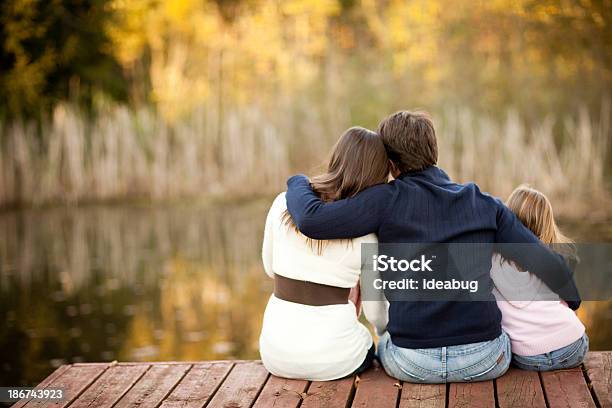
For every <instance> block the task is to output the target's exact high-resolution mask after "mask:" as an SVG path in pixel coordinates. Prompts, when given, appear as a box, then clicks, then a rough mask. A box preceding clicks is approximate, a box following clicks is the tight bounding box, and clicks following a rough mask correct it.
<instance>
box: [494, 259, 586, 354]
mask: <svg viewBox="0 0 612 408" xmlns="http://www.w3.org/2000/svg"><path fill="white" fill-rule="evenodd" d="M502 260H503V259H502V258H501V257H500V256H499V255H493V259H492V266H491V278H492V279H493V282H494V283H495V288H494V289H493V294H494V296H495V299H496V300H497V306H498V307H499V309H500V310H501V312H502V328H503V329H504V331H505V332H506V333H507V334H508V336H509V337H510V341H511V342H512V352H513V353H515V354H518V355H520V356H535V355H538V354H543V353H548V352H551V351H554V350H558V349H560V348H562V347H565V346H568V345H570V344H572V343H573V342H575V341H576V340H578V339H579V338H580V337H582V335H583V334H584V331H585V329H584V325H583V324H582V322H581V321H580V319H578V316H576V313H575V312H574V311H573V310H571V309H570V308H569V307H567V305H566V304H565V302H563V301H561V300H560V299H559V297H558V296H557V295H556V294H555V293H554V292H552V291H551V290H550V289H549V288H548V287H547V286H546V284H545V283H544V282H542V281H541V280H540V279H539V278H538V277H536V276H535V275H533V274H532V273H530V272H521V271H519V270H518V269H517V268H516V267H515V266H514V265H513V264H512V263H510V262H502ZM542 299H546V300H542Z"/></svg>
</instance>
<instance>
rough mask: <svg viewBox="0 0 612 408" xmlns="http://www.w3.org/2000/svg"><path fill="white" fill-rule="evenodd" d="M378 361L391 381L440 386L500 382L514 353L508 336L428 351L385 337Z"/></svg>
mask: <svg viewBox="0 0 612 408" xmlns="http://www.w3.org/2000/svg"><path fill="white" fill-rule="evenodd" d="M378 357H379V359H380V362H381V363H382V365H383V367H384V369H385V371H386V372H387V374H389V375H390V376H391V377H394V378H397V379H399V380H402V381H407V382H412V383H430V384H439V383H447V382H470V381H485V380H491V379H493V378H497V377H499V376H501V375H503V374H504V373H505V372H506V371H507V370H508V367H509V366H510V360H511V358H512V353H511V351H510V339H509V338H508V335H507V334H506V333H502V334H501V336H499V337H498V338H496V339H494V340H490V341H483V342H480V343H472V344H461V345H457V346H448V347H436V348H428V349H407V348H402V347H398V346H396V345H394V344H393V343H392V342H391V336H390V335H389V333H385V334H383V335H382V336H381V337H380V341H379V342H378Z"/></svg>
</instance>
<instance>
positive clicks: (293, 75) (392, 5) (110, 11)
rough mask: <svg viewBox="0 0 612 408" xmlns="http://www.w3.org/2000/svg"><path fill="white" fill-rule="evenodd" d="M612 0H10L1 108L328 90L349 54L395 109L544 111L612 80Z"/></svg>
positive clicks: (234, 99)
mask: <svg viewBox="0 0 612 408" xmlns="http://www.w3.org/2000/svg"><path fill="white" fill-rule="evenodd" d="M611 7H612V6H611V4H610V1H609V0H594V1H585V0H583V1H567V0H546V1H535V0H519V1H514V0H513V1H508V0H495V1H476V2H475V1H467V0H459V1H452V2H449V1H446V0H433V1H425V0H414V1H374V0H363V1H350V0H344V1H336V0H289V1H274V0H216V1H210V0H209V1H207V0H132V1H128V0H89V1H83V0H50V1H36V0H7V1H4V2H3V4H2V6H1V9H0V10H1V11H0V13H1V17H0V18H1V20H0V21H1V22H2V30H1V34H0V35H1V37H0V45H1V49H0V52H1V61H2V62H1V70H0V73H1V75H2V81H1V88H0V92H2V94H3V95H4V98H2V101H1V102H0V104H1V105H0V109H1V110H2V112H3V113H4V114H5V115H11V116H20V115H24V114H26V115H36V114H40V113H42V112H48V111H49V109H51V108H53V106H54V105H56V104H57V103H59V102H61V101H66V100H71V101H73V100H76V101H78V102H79V103H83V104H89V105H91V102H92V100H93V99H94V98H95V97H96V95H103V96H105V97H110V98H111V99H113V100H116V101H120V102H125V101H128V102H129V103H130V104H135V105H141V104H147V105H148V104H153V105H155V106H156V107H157V108H158V109H159V111H160V112H161V113H162V114H163V115H164V117H166V118H168V119H170V120H176V119H178V118H180V117H181V116H182V115H185V114H187V113H189V112H191V111H192V110H193V108H194V107H195V106H197V105H198V104H202V103H204V102H206V101H208V100H210V99H214V98H215V97H216V98H223V99H224V100H225V101H224V103H252V102H253V101H260V100H261V99H263V98H265V97H266V96H276V97H279V96H280V95H282V94H291V93H295V92H304V91H305V89H308V88H312V87H313V86H315V87H316V84H317V83H319V84H320V81H321V80H324V85H323V86H324V87H326V86H330V84H329V82H330V81H334V80H335V79H336V78H334V77H333V76H332V77H330V74H329V72H327V73H326V71H327V70H329V69H330V65H337V64H340V65H341V66H343V67H350V70H351V71H352V72H353V73H354V75H352V76H351V75H349V78H345V79H344V80H345V81H346V80H357V81H358V80H359V79H360V78H363V79H366V78H367V77H370V76H375V78H372V80H374V81H376V80H378V81H379V82H377V83H374V84H372V88H374V89H376V88H377V87H378V86H382V88H379V93H380V94H382V95H380V96H373V98H374V99H377V98H384V99H387V100H386V101H384V102H386V104H387V105H397V104H400V103H406V101H407V100H408V101H409V102H411V103H416V104H419V105H422V106H427V107H432V106H438V105H440V104H452V103H458V104H461V103H465V102H466V101H469V102H470V105H471V106H472V107H474V108H479V109H485V110H491V109H493V110H495V109H504V108H506V107H507V106H519V107H521V108H523V109H524V111H525V112H529V115H530V116H531V115H533V116H534V117H536V116H537V115H539V114H542V112H543V111H546V112H547V111H550V110H555V111H557V112H572V111H573V110H575V109H576V106H577V104H579V103H589V104H591V105H595V106H596V105H597V104H599V103H601V97H602V95H601V94H602V91H609V90H610V81H611V72H610V69H611V64H610V62H611V61H610V58H611V55H612V54H611V53H610V41H611V40H612V28H611V24H610V23H611V22H610V15H611V12H610V10H611ZM355 71H356V72H355ZM376 74H378V75H376ZM342 75H344V72H343V73H342ZM363 75H365V78H364V77H363ZM376 77H377V78H376ZM325 79H327V81H328V82H325ZM389 86H392V88H389ZM390 89H395V90H400V91H401V92H389V91H390ZM372 90H373V89H368V91H372ZM354 108H355V109H357V112H356V113H361V112H359V111H360V110H362V111H366V110H367V108H368V107H367V106H366V107H362V108H358V107H354ZM376 114H378V112H376ZM377 118H378V117H377Z"/></svg>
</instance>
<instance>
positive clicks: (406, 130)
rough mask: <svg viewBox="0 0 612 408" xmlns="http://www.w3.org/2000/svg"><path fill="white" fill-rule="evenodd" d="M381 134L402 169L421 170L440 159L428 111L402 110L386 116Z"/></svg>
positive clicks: (406, 170)
mask: <svg viewBox="0 0 612 408" xmlns="http://www.w3.org/2000/svg"><path fill="white" fill-rule="evenodd" d="M378 134H379V135H380V137H381V138H382V141H383V143H384V144H385V149H386V150H387V154H388V155H389V159H390V160H391V161H392V162H393V163H394V164H395V165H396V166H397V168H398V170H399V171H401V172H412V171H421V170H424V169H426V168H427V167H429V166H433V165H435V164H436V163H437V162H438V142H437V140H436V131H435V129H434V124H433V120H432V119H431V116H430V115H429V113H427V112H421V111H415V112H410V111H399V112H396V113H394V114H392V115H390V116H387V117H386V118H385V119H383V121H382V122H380V124H379V125H378Z"/></svg>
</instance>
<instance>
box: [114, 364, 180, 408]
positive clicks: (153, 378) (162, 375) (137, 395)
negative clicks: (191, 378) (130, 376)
mask: <svg viewBox="0 0 612 408" xmlns="http://www.w3.org/2000/svg"><path fill="white" fill-rule="evenodd" d="M190 368H191V365H189V364H183V365H180V364H167V365H153V366H151V368H149V370H147V372H146V373H145V375H143V376H142V377H141V378H140V379H139V380H138V382H137V383H136V384H135V385H134V386H133V387H132V388H131V389H130V390H129V391H128V392H127V394H125V395H124V396H123V398H121V399H120V400H119V402H118V403H117V405H116V407H117V408H127V407H141V406H142V407H155V406H157V405H158V404H159V403H161V402H162V400H163V399H164V398H165V397H166V396H167V395H168V394H169V393H170V391H171V390H172V389H173V388H174V386H175V385H176V384H177V383H178V382H179V381H180V380H181V378H183V376H184V375H185V373H186V372H187V371H189V369H190Z"/></svg>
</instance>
